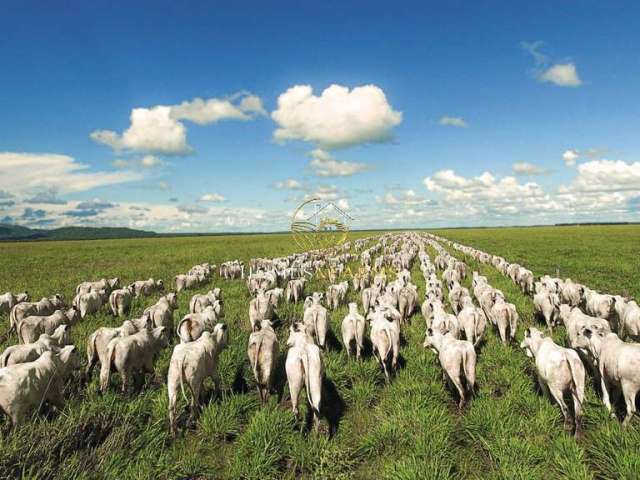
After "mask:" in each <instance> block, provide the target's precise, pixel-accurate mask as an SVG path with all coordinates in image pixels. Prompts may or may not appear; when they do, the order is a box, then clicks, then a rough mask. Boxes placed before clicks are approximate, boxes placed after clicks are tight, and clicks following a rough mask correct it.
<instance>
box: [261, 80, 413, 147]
mask: <svg viewBox="0 0 640 480" xmlns="http://www.w3.org/2000/svg"><path fill="white" fill-rule="evenodd" d="M271 118H272V119H273V120H274V121H275V122H276V123H277V124H278V128H277V129H276V130H275V131H274V134H273V136H274V139H275V140H276V141H278V142H285V141H288V140H302V141H305V142H311V143H314V144H316V145H318V146H319V147H320V148H322V149H325V150H330V149H336V148H344V147H349V146H352V145H358V144H366V143H380V142H385V141H388V140H390V139H391V138H392V129H393V128H394V127H395V126H397V125H399V124H400V123H401V122H402V113H401V112H398V111H395V110H393V108H392V107H391V105H390V104H389V102H388V101H387V98H386V96H385V94H384V92H383V91H382V89H381V88H380V87H377V86H375V85H365V86H361V87H355V88H353V89H352V90H349V88H347V87H343V86H340V85H331V86H330V87H328V88H326V89H325V90H324V91H323V92H322V93H321V94H320V96H317V95H314V93H313V89H312V88H311V87H310V86H309V85H296V86H294V87H291V88H289V89H288V90H287V91H286V92H284V93H282V94H281V95H280V96H279V97H278V108H277V109H276V110H275V111H273V112H272V113H271Z"/></svg>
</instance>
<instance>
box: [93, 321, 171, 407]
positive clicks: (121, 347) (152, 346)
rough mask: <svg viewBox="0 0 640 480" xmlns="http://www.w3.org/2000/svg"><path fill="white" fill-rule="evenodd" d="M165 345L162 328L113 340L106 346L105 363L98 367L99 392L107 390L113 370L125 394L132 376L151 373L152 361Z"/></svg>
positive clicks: (165, 340) (165, 339)
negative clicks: (118, 377) (119, 379)
mask: <svg viewBox="0 0 640 480" xmlns="http://www.w3.org/2000/svg"><path fill="white" fill-rule="evenodd" d="M167 345H168V342H167V336H166V334H165V328H164V327H157V328H154V329H153V330H146V329H144V330H141V331H139V332H138V333H134V334H133V335H128V336H125V337H116V338H113V339H112V340H111V341H110V342H109V344H108V345H107V354H106V361H105V362H104V363H102V364H101V365H100V391H101V392H103V393H104V392H106V391H107V389H108V388H109V379H110V377H111V369H112V368H113V369H115V371H116V372H118V373H120V376H121V380H122V393H124V394H127V393H128V391H129V379H130V378H131V376H132V374H134V373H137V372H141V373H143V374H144V373H153V362H154V359H155V357H156V356H157V354H158V353H159V352H160V350H161V349H163V348H164V347H166V346H167Z"/></svg>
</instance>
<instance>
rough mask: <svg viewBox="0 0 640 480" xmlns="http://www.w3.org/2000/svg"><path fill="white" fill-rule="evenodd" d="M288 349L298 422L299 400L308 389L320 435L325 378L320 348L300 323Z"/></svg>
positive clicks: (292, 331) (287, 365) (294, 328)
mask: <svg viewBox="0 0 640 480" xmlns="http://www.w3.org/2000/svg"><path fill="white" fill-rule="evenodd" d="M287 346H288V347H289V351H288V352H287V360H286V362H285V370H286V372H287V381H288V383H289V393H290V395H291V410H292V411H293V414H294V415H295V417H296V419H297V417H298V397H299V396H300V390H302V387H303V386H304V387H305V391H306V394H307V400H308V402H309V408H310V409H311V411H312V412H313V421H314V427H315V430H316V432H317V431H318V429H319V427H320V405H321V402H322V381H323V377H324V366H323V364H322V356H321V355H320V349H319V348H318V346H317V345H316V344H315V343H314V341H313V337H312V336H310V335H308V334H307V331H306V327H305V326H304V325H302V324H300V323H296V324H293V325H291V327H290V328H289V339H288V340H287Z"/></svg>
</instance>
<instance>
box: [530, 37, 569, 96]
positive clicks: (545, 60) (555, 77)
mask: <svg viewBox="0 0 640 480" xmlns="http://www.w3.org/2000/svg"><path fill="white" fill-rule="evenodd" d="M520 45H521V47H522V48H523V49H524V50H526V51H527V52H529V53H530V54H531V55H532V56H533V58H534V60H535V62H536V68H535V69H534V70H533V76H534V77H535V79H536V80H538V81H539V82H548V83H553V84H554V85H557V86H559V87H579V86H580V85H582V80H581V79H580V77H579V75H578V70H577V68H576V65H575V64H574V63H573V62H565V63H561V62H551V61H550V59H549V57H548V56H547V55H545V54H543V53H542V52H541V51H540V48H541V47H542V46H543V45H544V44H543V42H540V41H538V42H522V43H521V44H520Z"/></svg>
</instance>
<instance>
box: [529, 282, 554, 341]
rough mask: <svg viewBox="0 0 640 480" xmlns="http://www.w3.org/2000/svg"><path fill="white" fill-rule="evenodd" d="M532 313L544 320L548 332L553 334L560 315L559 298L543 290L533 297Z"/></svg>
mask: <svg viewBox="0 0 640 480" xmlns="http://www.w3.org/2000/svg"><path fill="white" fill-rule="evenodd" d="M533 311H534V312H535V314H536V315H537V316H538V317H542V318H543V319H544V321H545V323H546V324H547V328H548V329H549V332H553V327H554V326H555V325H556V324H557V321H558V316H559V315H560V296H559V295H558V294H557V293H553V292H550V291H548V290H545V289H543V290H542V291H540V292H538V293H536V294H535V295H534V296H533Z"/></svg>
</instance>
